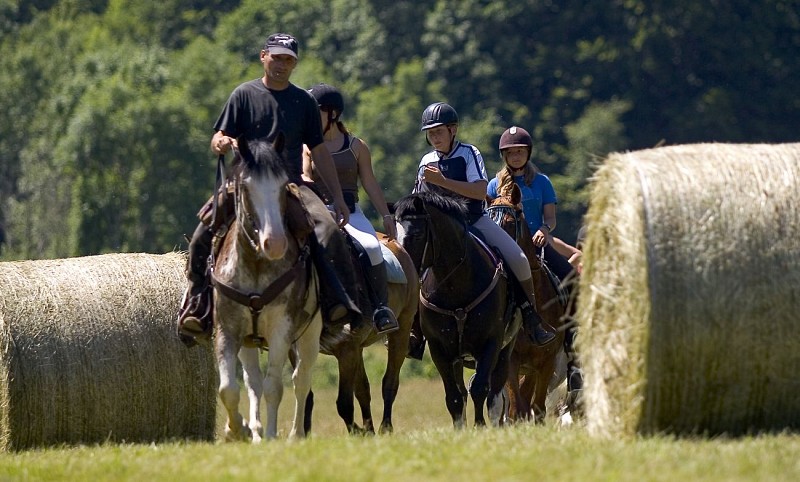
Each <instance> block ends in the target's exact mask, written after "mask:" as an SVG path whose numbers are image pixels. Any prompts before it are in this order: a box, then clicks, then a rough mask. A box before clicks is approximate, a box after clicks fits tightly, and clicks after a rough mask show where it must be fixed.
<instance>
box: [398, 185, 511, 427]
mask: <svg viewBox="0 0 800 482" xmlns="http://www.w3.org/2000/svg"><path fill="white" fill-rule="evenodd" d="M395 217H396V219H397V222H398V224H399V225H400V229H399V230H398V231H399V232H400V233H399V240H400V242H401V244H402V245H403V247H404V248H405V249H406V251H408V253H409V254H410V255H411V259H413V260H414V265H415V266H416V267H417V270H418V271H419V272H420V273H421V274H422V287H421V291H420V308H419V309H420V312H419V315H420V325H421V327H422V332H423V334H424V335H425V337H426V338H427V339H428V344H429V348H430V353H431V358H432V359H433V362H434V364H435V365H436V369H437V370H438V371H439V375H440V376H441V378H442V382H443V383H444V390H445V401H446V404H447V409H448V411H449V412H450V416H451V417H452V419H453V425H454V426H455V428H457V429H458V428H463V427H464V425H465V420H464V419H465V414H466V400H467V393H469V394H470V396H471V397H472V401H473V403H474V406H475V426H483V425H486V422H485V419H484V404H485V403H486V401H487V397H488V412H489V417H490V420H491V421H492V423H493V424H494V425H498V424H500V423H501V416H502V409H503V406H502V402H501V396H500V393H501V391H502V390H503V386H504V384H505V382H506V378H507V375H508V355H509V352H510V351H511V344H510V343H509V342H510V340H511V339H513V337H514V336H515V334H516V331H517V330H518V327H519V325H518V324H517V325H514V326H509V322H510V319H511V318H512V317H511V316H508V314H507V311H508V310H507V295H508V285H507V279H506V276H505V274H504V272H503V269H502V263H501V262H499V261H498V260H497V258H496V257H495V256H493V254H491V253H490V252H489V251H487V250H486V249H484V248H483V247H482V246H481V244H480V243H479V242H478V241H477V240H476V238H474V237H473V236H472V235H471V234H470V233H469V231H468V227H467V221H466V210H465V205H464V204H463V203H462V202H460V201H457V200H455V199H453V198H450V197H444V196H441V195H438V194H435V193H427V192H424V193H417V194H411V195H409V196H406V197H404V198H402V199H400V200H399V201H398V202H397V203H395ZM464 366H468V367H471V366H474V368H475V379H474V381H473V383H472V386H471V389H470V390H469V392H468V391H467V388H466V387H465V385H464V373H463V368H464Z"/></svg>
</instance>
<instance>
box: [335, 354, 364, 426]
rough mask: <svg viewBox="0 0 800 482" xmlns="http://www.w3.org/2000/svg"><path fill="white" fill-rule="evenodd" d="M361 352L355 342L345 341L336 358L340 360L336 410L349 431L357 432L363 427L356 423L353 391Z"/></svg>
mask: <svg viewBox="0 0 800 482" xmlns="http://www.w3.org/2000/svg"><path fill="white" fill-rule="evenodd" d="M359 353H360V350H359V349H356V348H355V347H354V346H353V343H347V342H346V343H344V344H343V346H342V347H341V348H340V349H339V350H337V351H336V353H335V355H336V360H337V361H338V362H339V392H338V394H337V396H336V412H337V413H338V414H339V417H340V418H341V419H342V421H343V422H344V425H345V427H347V433H350V434H357V433H359V432H360V431H361V428H360V427H358V425H357V424H356V423H355V420H354V418H355V416H354V411H355V409H354V407H353V392H354V390H355V388H354V386H355V382H356V378H358V376H357V375H358V374H357V371H356V370H357V366H356V365H357V364H358V360H357V356H356V355H357V354H359Z"/></svg>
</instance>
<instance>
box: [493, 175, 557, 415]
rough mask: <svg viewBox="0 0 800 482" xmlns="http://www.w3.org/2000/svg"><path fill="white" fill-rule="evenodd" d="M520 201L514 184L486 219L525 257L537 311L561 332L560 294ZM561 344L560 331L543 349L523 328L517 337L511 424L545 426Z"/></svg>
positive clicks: (512, 362)
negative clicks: (531, 422) (546, 405)
mask: <svg viewBox="0 0 800 482" xmlns="http://www.w3.org/2000/svg"><path fill="white" fill-rule="evenodd" d="M520 198H521V194H520V190H519V188H518V187H517V185H516V184H515V185H514V186H513V188H512V191H511V194H510V195H506V196H500V197H498V198H496V199H494V200H491V201H490V205H489V215H490V216H491V217H492V219H493V220H494V221H495V222H496V223H497V224H499V225H500V227H502V228H503V229H504V230H505V231H506V232H507V233H508V234H509V235H510V236H511V237H512V238H514V239H516V241H517V243H518V244H519V245H520V247H521V248H522V251H523V252H524V253H525V256H527V257H528V262H529V263H530V265H531V274H532V275H533V286H534V293H535V294H536V311H537V312H538V313H539V315H540V316H541V317H542V320H543V321H544V322H545V323H548V324H549V325H550V326H552V327H554V328H560V327H561V326H562V325H563V324H564V307H563V305H562V304H561V302H560V300H559V293H558V292H557V290H556V288H555V286H554V285H553V283H552V282H551V280H550V277H549V275H548V274H547V272H546V270H547V267H546V266H545V265H544V264H543V262H542V260H541V258H540V257H539V255H538V254H537V249H536V247H535V246H534V245H533V236H532V235H531V232H530V229H529V228H528V223H527V222H525V216H524V214H523V213H522V206H521V204H520ZM563 343H564V332H563V331H562V330H560V329H559V330H557V331H556V340H555V341H554V342H553V343H549V344H547V345H545V346H539V345H537V344H536V343H534V342H533V341H532V340H531V337H530V336H528V334H527V333H524V328H523V332H521V333H520V335H519V336H517V340H516V342H515V344H514V349H513V351H512V352H511V356H510V360H509V372H508V388H509V391H510V392H511V393H510V397H509V398H510V399H511V402H512V403H511V404H510V407H509V418H510V419H511V420H530V417H531V414H532V415H533V417H534V420H535V421H536V422H538V423H543V422H544V417H545V415H546V412H545V400H546V398H547V390H548V386H549V384H550V381H551V379H552V378H553V374H554V372H555V369H556V359H557V355H558V352H559V351H560V350H561V348H562V346H563ZM521 377H522V378H521ZM520 379H522V382H521V383H520Z"/></svg>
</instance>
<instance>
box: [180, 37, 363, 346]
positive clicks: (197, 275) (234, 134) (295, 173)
mask: <svg viewBox="0 0 800 482" xmlns="http://www.w3.org/2000/svg"><path fill="white" fill-rule="evenodd" d="M260 58H261V63H262V65H263V66H264V75H263V77H261V78H259V79H255V80H251V81H248V82H245V83H243V84H241V85H239V86H238V87H236V89H234V91H233V92H232V93H231V95H230V97H229V98H228V101H227V102H226V103H225V106H224V107H223V109H222V113H221V114H220V116H219V118H218V119H217V122H216V124H215V125H214V131H215V132H214V135H213V136H212V138H211V150H212V151H213V152H214V153H215V154H218V155H224V154H225V153H227V152H228V151H229V150H230V149H231V148H232V147H237V148H238V145H239V143H240V142H247V141H250V140H254V139H263V138H265V139H267V140H270V141H272V140H273V139H274V138H275V137H276V136H277V134H278V132H282V133H283V134H284V136H285V146H286V147H285V152H284V157H285V158H286V162H287V166H286V167H287V172H288V174H289V180H290V181H291V182H294V183H297V184H298V185H299V186H300V191H301V195H302V202H303V204H304V205H305V207H306V208H307V209H308V211H309V214H310V215H311V218H312V219H313V220H314V233H315V238H316V241H317V246H316V248H315V249H314V250H313V251H314V253H313V254H314V261H315V264H316V266H317V270H318V272H319V273H320V275H321V276H322V278H323V285H325V286H326V287H327V288H330V289H331V294H332V295H333V296H334V297H335V298H336V299H337V301H338V304H334V305H333V306H332V307H327V310H326V313H324V316H325V318H327V319H328V320H329V321H330V320H335V319H338V318H342V317H343V316H345V315H346V314H347V312H348V310H350V311H353V312H356V313H359V314H360V311H359V310H358V308H357V307H356V305H355V304H354V303H353V301H352V300H351V299H350V298H349V296H348V295H347V293H346V292H345V290H344V288H343V284H344V285H349V286H352V283H354V280H353V279H352V276H353V273H352V266H351V265H349V263H344V264H343V263H334V261H335V260H338V261H341V260H348V261H349V259H350V254H349V251H348V249H349V248H348V247H347V246H346V241H345V239H344V237H343V234H342V233H341V232H340V231H339V229H338V227H339V226H343V225H345V224H346V223H347V222H348V219H349V215H350V211H349V209H348V208H347V205H346V203H345V201H344V198H343V196H342V190H341V187H340V185H339V179H338V177H337V175H336V169H335V166H334V164H333V160H332V159H331V156H330V153H329V152H328V150H327V148H326V147H325V144H324V143H323V138H322V122H321V119H320V115H319V108H318V106H317V102H316V100H314V98H313V97H312V96H311V94H309V93H308V92H307V91H306V90H304V89H301V88H299V87H297V86H296V85H294V84H292V83H291V82H290V81H289V78H290V77H291V75H292V71H293V70H294V68H295V67H296V66H297V40H296V39H295V38H294V37H292V36H291V35H287V34H282V33H276V34H272V35H270V36H269V37H268V38H267V41H266V43H265V45H264V48H263V49H262V50H261V54H260ZM303 144H306V145H307V146H308V147H309V148H310V149H311V152H312V153H313V155H314V161H315V163H316V165H315V167H316V169H317V170H318V172H319V173H320V176H321V177H322V180H323V181H324V182H325V185H326V187H327V188H328V190H329V191H330V192H331V193H333V197H334V199H333V202H334V215H335V216H336V220H337V221H338V225H339V226H337V223H336V222H335V221H334V219H333V217H332V216H331V213H330V211H328V209H327V208H326V206H325V204H324V203H323V202H322V201H321V200H320V199H319V198H318V197H317V196H316V195H315V194H314V193H313V192H312V191H311V190H310V189H308V188H307V187H305V186H303V183H302V180H301V177H300V176H301V173H302V151H303ZM212 236H213V233H212V232H211V230H210V228H209V227H208V226H206V225H205V224H203V223H200V225H199V226H198V227H197V229H196V230H195V232H194V235H193V236H192V240H191V242H190V243H189V263H188V266H187V270H186V276H187V279H188V280H189V287H188V289H187V293H186V294H185V295H184V301H183V304H182V307H181V310H180V313H179V316H178V329H179V333H180V334H181V335H182V339H183V340H184V342H186V343H187V344H188V345H193V344H194V343H195V341H200V340H206V339H208V338H210V335H211V332H212V326H211V317H210V316H209V301H210V296H208V293H209V288H208V273H207V269H208V266H207V259H208V256H209V254H210V251H211V240H212ZM332 265H334V266H336V267H335V269H332ZM337 275H338V276H337ZM340 278H343V279H340Z"/></svg>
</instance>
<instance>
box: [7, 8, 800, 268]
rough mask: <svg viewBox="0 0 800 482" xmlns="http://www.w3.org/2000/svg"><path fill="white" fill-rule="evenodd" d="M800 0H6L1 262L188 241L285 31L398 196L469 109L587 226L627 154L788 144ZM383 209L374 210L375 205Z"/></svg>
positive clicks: (481, 133) (565, 231)
mask: <svg viewBox="0 0 800 482" xmlns="http://www.w3.org/2000/svg"><path fill="white" fill-rule="evenodd" d="M798 7H800V5H799V4H798V2H797V1H788V0H763V1H748V0H729V1H719V0H710V1H708V2H693V1H688V0H674V1H663V0H655V1H652V0H651V1H643V0H605V1H596V0H593V1H574V0H567V1H562V2H553V1H545V0H522V1H519V2H496V1H483V0H436V1H429V2H411V1H386V0H371V1H370V0H324V1H323V0H303V1H297V0H282V1H280V2H279V1H277V0H244V1H230V0H227V1H226V0H196V1H191V2H186V1H177V0H162V1H160V2H118V1H107V0H106V1H101V0H60V1H56V0H51V1H46V0H35V1H30V0H26V1H22V0H6V1H5V2H0V32H1V33H2V40H1V41H0V92H2V96H1V97H0V112H3V113H4V119H3V122H0V230H2V231H0V232H4V233H5V246H4V249H3V251H2V259H18V258H45V257H67V256H76V255H85V254H96V253H102V252H114V251H149V252H164V251H169V250H172V249H174V248H176V247H184V241H183V237H182V235H183V233H187V232H189V231H190V230H191V229H192V228H193V226H194V224H195V222H196V219H195V217H194V215H195V212H196V210H197V208H198V207H199V205H200V204H201V203H202V201H203V200H204V199H206V198H207V197H208V195H209V193H210V190H211V186H212V185H213V174H214V172H213V162H214V159H213V156H212V155H211V153H210V151H209V149H208V140H209V138H210V135H211V133H212V132H211V127H212V125H213V122H214V120H215V118H216V116H217V114H218V113H219V110H220V108H221V106H222V104H223V102H224V100H225V98H226V97H227V95H228V93H229V92H230V91H231V90H232V89H233V87H235V86H236V85H237V84H238V83H240V82H242V81H244V80H247V79H251V78H256V77H258V76H259V75H260V73H261V72H260V65H259V63H258V62H257V58H258V57H257V55H258V51H259V49H260V46H261V44H262V43H263V41H264V38H265V37H266V35H267V34H268V33H270V32H272V31H287V32H291V33H293V34H294V35H296V36H297V37H298V38H299V40H300V43H301V62H300V65H299V67H298V69H297V70H296V73H295V76H294V77H293V80H294V81H295V83H297V84H298V85H300V86H303V87H307V86H310V85H312V84H314V83H316V82H320V81H325V82H328V83H331V84H335V85H338V86H339V87H340V88H341V89H342V90H343V91H344V93H345V95H346V100H347V108H346V109H347V110H346V113H345V116H344V120H345V121H346V123H347V124H348V126H349V127H350V128H351V130H353V131H354V132H356V133H357V134H358V135H359V136H361V137H363V138H364V139H365V140H366V141H367V142H368V144H369V145H370V148H371V150H372V154H373V162H374V164H375V171H376V175H377V177H378V179H379V181H380V183H381V185H382V186H384V189H385V190H386V195H387V198H388V199H389V200H395V199H397V198H398V197H400V196H402V195H404V194H406V193H407V192H408V191H409V190H410V189H411V186H412V184H413V178H414V173H415V170H416V165H417V162H418V160H419V158H420V157H421V155H422V154H423V153H424V152H425V150H426V148H427V147H428V146H427V145H426V144H425V140H424V137H423V136H422V134H420V132H419V117H420V114H421V112H422V110H423V108H424V107H425V106H426V105H427V104H429V103H430V102H433V101H437V100H444V101H447V102H449V103H451V104H452V105H453V106H454V107H455V108H456V109H457V110H458V112H459V115H460V117H461V119H462V126H461V129H460V134H461V137H462V138H463V139H464V140H466V141H468V142H470V143H473V144H475V145H477V146H478V147H479V148H480V149H481V151H482V152H483V154H484V158H485V159H486V161H487V168H488V170H489V171H490V175H493V174H494V173H495V172H496V170H497V169H498V168H499V167H500V162H499V157H498V152H497V142H498V139H499V136H500V134H501V133H502V131H503V130H504V129H505V128H506V127H508V126H510V125H521V126H523V127H525V128H526V129H528V130H529V131H530V132H531V133H532V134H533V136H534V142H535V148H536V149H535V151H536V152H535V159H534V160H535V162H536V163H537V165H538V166H539V167H540V168H541V169H542V171H544V172H545V173H546V174H548V175H549V176H550V177H551V179H553V181H554V183H555V185H556V189H557V192H558V195H559V198H560V204H559V227H558V229H557V231H556V234H558V235H560V236H562V237H563V238H565V239H566V240H568V241H572V240H574V233H575V231H576V230H577V227H578V226H579V224H580V220H581V216H582V215H583V213H584V212H585V209H586V203H587V201H588V199H587V192H586V191H587V189H586V188H587V183H588V180H589V178H590V177H591V174H592V172H593V170H594V168H595V167H596V162H597V160H599V159H602V158H603V157H605V156H606V155H607V154H608V153H609V152H613V151H619V150H636V149H643V148H649V147H652V146H655V145H657V144H663V143H666V144H680V143H693V142H768V143H775V142H790V141H794V140H796V139H797V127H796V126H797V125H800V98H798V96H797V95H796V93H795V91H796V87H795V85H794V83H793V82H794V81H795V80H796V79H798V78H800V61H798V52H800V18H798V12H799V11H800V8H798ZM365 207H366V206H365Z"/></svg>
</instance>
